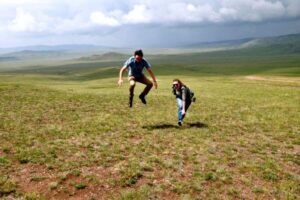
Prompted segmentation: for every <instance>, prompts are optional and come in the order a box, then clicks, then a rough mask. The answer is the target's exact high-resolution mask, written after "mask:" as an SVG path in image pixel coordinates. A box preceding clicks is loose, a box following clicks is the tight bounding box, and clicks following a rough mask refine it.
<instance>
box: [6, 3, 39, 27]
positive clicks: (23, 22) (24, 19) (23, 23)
mask: <svg viewBox="0 0 300 200" xmlns="http://www.w3.org/2000/svg"><path fill="white" fill-rule="evenodd" d="M36 28H37V22H36V19H35V18H34V17H33V16H32V15H31V14H30V13H28V12H25V11H24V10H23V9H22V8H18V9H17V12H16V17H15V19H14V20H12V22H11V24H10V25H9V26H8V29H9V30H11V31H15V32H21V31H35V30H37V29H36Z"/></svg>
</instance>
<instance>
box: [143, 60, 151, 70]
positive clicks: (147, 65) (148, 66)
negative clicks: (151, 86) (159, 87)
mask: <svg viewBox="0 0 300 200" xmlns="http://www.w3.org/2000/svg"><path fill="white" fill-rule="evenodd" d="M144 66H145V68H146V69H149V68H151V65H150V64H149V63H148V61H147V60H145V59H144Z"/></svg>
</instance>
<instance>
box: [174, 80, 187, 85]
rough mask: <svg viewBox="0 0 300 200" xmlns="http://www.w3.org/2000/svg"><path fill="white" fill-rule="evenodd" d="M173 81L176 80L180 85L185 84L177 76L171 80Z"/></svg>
mask: <svg viewBox="0 0 300 200" xmlns="http://www.w3.org/2000/svg"><path fill="white" fill-rule="evenodd" d="M174 82H178V83H179V85H180V86H185V84H184V83H183V82H181V80H179V79H178V78H175V79H174V80H173V83H174Z"/></svg>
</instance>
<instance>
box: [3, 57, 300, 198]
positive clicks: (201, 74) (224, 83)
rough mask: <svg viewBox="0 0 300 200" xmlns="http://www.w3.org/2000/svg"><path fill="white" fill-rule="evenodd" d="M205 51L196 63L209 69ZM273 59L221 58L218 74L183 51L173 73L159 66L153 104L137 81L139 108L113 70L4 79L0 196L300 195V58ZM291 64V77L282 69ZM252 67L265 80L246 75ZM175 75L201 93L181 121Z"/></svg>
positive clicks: (92, 69)
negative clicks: (130, 103)
mask: <svg viewBox="0 0 300 200" xmlns="http://www.w3.org/2000/svg"><path fill="white" fill-rule="evenodd" d="M201 55H202V54H201ZM196 56H199V55H196ZM205 57H206V55H203V56H202V57H200V58H199V59H198V60H197V58H195V57H194V56H192V57H191V58H189V59H195V60H194V61H193V62H194V63H196V62H207V65H208V66H209V59H208V60H206V61H205ZM221 58H223V66H224V68H222V67H221V65H222V59H221ZM273 58H274V59H270V58H268V57H264V56H262V57H261V59H260V60H256V63H253V62H248V61H247V59H248V58H245V59H244V58H241V57H239V59H237V60H234V59H233V60H231V61H230V60H228V61H226V60H224V57H220V58H219V60H218V59H216V60H215V61H214V64H211V66H210V67H211V70H212V71H215V72H216V73H215V72H214V73H211V74H209V73H207V74H206V72H205V70H204V69H203V68H201V66H203V63H199V66H200V67H196V66H195V67H193V66H192V64H188V65H187V66H186V65H183V63H184V62H185V61H187V60H189V59H187V58H186V57H184V55H183V57H178V58H176V59H178V60H179V59H182V63H180V62H179V61H178V60H176V59H175V58H174V59H175V61H174V62H177V61H178V62H177V64H176V66H175V65H174V66H175V67H174V68H173V66H172V65H171V66H169V68H167V67H168V66H167V64H164V63H163V61H162V60H160V61H158V60H157V61H153V62H154V63H155V62H158V63H156V64H155V65H154V66H153V67H154V72H156V75H157V78H158V83H159V89H158V90H154V89H153V90H152V91H151V92H150V94H149V96H148V97H147V100H148V105H147V106H145V105H143V104H142V103H141V102H140V101H139V100H138V98H137V94H139V92H141V90H142V88H143V87H142V86H141V85H139V84H138V85H137V87H136V96H135V99H134V107H133V108H132V109H129V108H128V107H127V100H128V99H127V98H128V85H127V82H126V81H125V85H124V86H123V87H121V88H119V87H117V86H116V82H117V69H114V68H106V69H103V68H102V67H99V68H95V69H94V68H89V70H90V71H89V70H88V69H87V70H86V71H85V70H82V69H80V68H78V69H76V70H75V71H72V70H71V71H70V72H68V73H67V74H64V75H59V74H55V73H45V74H34V73H32V71H30V74H26V73H25V72H24V71H23V72H22V73H17V74H15V73H14V74H2V75H0V76H1V78H0V143H1V146H0V177H1V179H0V196H1V197H3V198H5V197H8V196H14V197H16V198H18V197H23V198H25V199H43V198H46V199H50V198H52V199H53V198H54V199H68V198H73V197H74V198H79V199H80V198H84V199H98V198H100V197H101V198H105V199H194V198H199V199H297V198H298V196H299V195H300V187H299V185H300V180H299V176H300V172H299V154H300V152H299V145H300V142H299V141H300V127H299V124H300V104H299V102H300V90H299V89H300V83H299V81H298V80H299V79H298V77H297V71H298V70H299V68H298V67H297V66H298V64H299V62H298V58H297V57H296V56H290V57H285V60H282V61H280V60H281V59H282V58H283V57H280V58H279V57H278V58H276V57H273ZM211 59H212V58H211ZM252 59H253V60H254V58H252ZM276 59H277V60H276ZM212 60H214V59H212ZM277 61H278V62H282V63H283V62H284V63H286V66H287V68H285V66H281V68H280V66H279V64H276V62H277ZM227 62H228V63H227ZM239 62H240V67H238V68H235V67H234V66H235V65H236V66H238V63H239ZM234 63H235V64H234ZM264 63H265V64H264ZM213 65H214V66H215V68H214V67H213ZM277 65H278V66H277ZM197 66H198V65H197ZM230 66H232V68H230ZM260 66H265V68H264V69H263V70H264V71H263V72H262V71H260V70H261V69H260ZM271 66H274V67H273V68H272V67H271ZM288 66H291V67H292V68H293V69H294V68H295V69H296V73H295V74H294V75H293V72H294V71H293V70H291V71H289V69H291V68H288ZM171 67H172V68H171ZM243 68H244V71H243V70H242V69H243ZM167 69H168V71H169V73H167V72H168V71H167ZM192 69H193V70H194V71H193V70H192ZM208 69H209V67H208V68H207V69H206V70H208ZM219 69H220V70H221V71H220V72H218V70H219ZM254 69H255V70H254ZM78 70H79V71H78ZM103 70H104V71H103ZM257 70H258V71H257ZM284 71H289V72H288V76H286V77H278V76H277V75H285V72H284ZM75 72H76V73H78V74H77V78H76V77H75V74H76V73H75ZM102 72H104V73H103V74H102ZM217 72H218V73H219V74H218V73H217ZM254 72H262V73H254ZM271 72H272V73H271ZM273 72H274V74H273ZM222 73H224V74H222ZM268 73H270V74H268ZM280 73H282V74H280ZM229 74H234V76H229ZM253 74H254V75H257V76H263V75H265V76H264V78H266V79H265V80H249V79H246V78H245V76H244V75H253ZM266 75H268V76H266ZM275 75H276V76H275ZM290 76H295V77H290ZM175 77H179V78H180V79H182V80H183V81H184V82H185V83H186V84H187V85H188V86H190V87H191V88H192V89H193V91H194V92H195V94H196V97H197V102H196V103H195V104H193V105H192V106H191V108H190V110H189V111H188V114H187V117H186V119H185V123H184V126H183V127H181V128H179V127H177V119H176V110H177V108H176V102H175V99H174V97H173V96H172V94H171V89H170V88H171V83H172V79H173V78H175Z"/></svg>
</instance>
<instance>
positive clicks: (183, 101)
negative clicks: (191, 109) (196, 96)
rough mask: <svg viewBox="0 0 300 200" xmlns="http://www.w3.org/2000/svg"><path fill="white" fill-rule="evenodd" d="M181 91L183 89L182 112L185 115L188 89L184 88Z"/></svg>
mask: <svg viewBox="0 0 300 200" xmlns="http://www.w3.org/2000/svg"><path fill="white" fill-rule="evenodd" d="M181 91H182V112H181V113H182V114H183V115H184V114H185V102H186V89H185V88H182V89H181Z"/></svg>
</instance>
